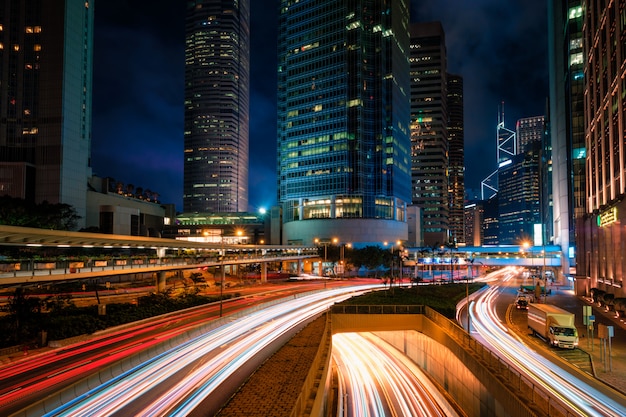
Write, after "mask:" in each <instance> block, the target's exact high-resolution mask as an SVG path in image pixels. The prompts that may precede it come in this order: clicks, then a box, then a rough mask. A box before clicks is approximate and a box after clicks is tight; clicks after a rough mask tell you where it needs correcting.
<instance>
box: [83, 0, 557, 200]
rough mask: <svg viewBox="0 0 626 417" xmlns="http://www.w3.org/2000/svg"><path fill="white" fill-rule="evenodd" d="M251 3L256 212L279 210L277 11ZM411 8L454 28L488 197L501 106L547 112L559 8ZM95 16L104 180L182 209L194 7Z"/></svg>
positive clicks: (457, 68) (452, 54) (98, 157)
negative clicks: (549, 12)
mask: <svg viewBox="0 0 626 417" xmlns="http://www.w3.org/2000/svg"><path fill="white" fill-rule="evenodd" d="M251 3H252V4H251V8H252V10H251V16H252V18H251V31H252V41H251V51H252V52H251V90H250V96H251V97H250V101H251V112H250V181H249V189H250V195H249V200H250V206H251V209H253V210H255V209H257V208H260V207H268V206H269V205H272V204H275V203H276V64H275V55H276V13H277V12H276V8H275V7H267V4H265V3H264V4H261V2H258V1H257V2H254V1H253V2H251ZM411 4H412V18H411V21H419V22H426V21H433V20H439V21H441V22H442V25H443V27H444V30H445V32H446V43H447V49H448V57H449V67H448V69H449V71H450V72H453V73H456V74H459V75H461V76H463V77H464V80H465V142H466V164H465V166H466V187H468V188H478V187H479V185H480V180H482V179H483V178H484V177H486V176H487V175H489V174H490V173H491V172H492V171H493V170H494V169H495V166H496V157H495V154H496V125H497V116H498V106H499V104H500V103H501V102H502V101H504V103H505V116H506V125H507V126H508V127H510V128H513V127H514V126H515V122H516V121H517V119H519V118H522V117H530V116H536V115H542V114H545V101H546V97H547V94H548V93H547V84H548V77H547V58H546V51H547V45H546V43H547V40H546V39H547V38H546V36H547V28H546V21H545V19H546V18H545V8H546V7H547V6H546V5H545V4H543V2H540V1H539V0H533V1H531V2H507V4H500V2H497V1H494V0H489V1H487V0H484V1H480V2H478V3H476V2H474V3H472V5H471V7H470V5H467V4H464V3H463V2H460V1H445V2H430V4H423V5H422V4H420V7H419V9H418V8H416V5H417V2H416V1H412V2H411ZM465 9H467V10H465ZM95 16H96V17H95V25H96V26H95V51H94V63H95V65H94V113H93V114H94V116H93V117H94V123H93V135H92V136H93V146H92V161H93V162H92V166H93V168H94V174H96V175H100V176H110V177H113V178H115V179H116V180H118V181H122V182H125V183H133V184H134V185H135V186H143V187H144V188H151V189H153V190H156V191H158V192H159V193H160V195H161V201H162V202H164V203H174V204H176V205H177V207H178V208H179V209H182V194H183V182H182V177H183V95H184V84H183V81H184V3H181V4H180V5H178V4H172V3H171V2H166V1H156V2H150V3H147V2H145V3H144V2H140V3H138V4H136V3H134V4H133V6H132V7H131V6H129V5H127V4H126V3H125V2H121V1H115V0H113V1H110V2H103V3H98V4H97V5H96V12H95ZM482 22H485V23H482ZM487 22H489V23H487ZM477 23H478V24H477ZM496 41H497V42H496ZM520 50H523V51H524V53H519V52H518V51H520ZM122 57H123V59H124V61H122V60H121V58H122ZM528 62H530V63H531V64H530V65H529V64H528ZM490 161H492V162H490Z"/></svg>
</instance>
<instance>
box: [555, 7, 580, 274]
mask: <svg viewBox="0 0 626 417" xmlns="http://www.w3.org/2000/svg"><path fill="white" fill-rule="evenodd" d="M583 16H584V13H583V2H582V1H581V0H551V1H549V2H548V39H549V43H548V51H549V53H548V58H549V64H550V66H549V69H550V72H549V74H550V106H549V113H548V118H547V124H548V133H549V136H548V142H549V143H550V146H551V150H552V152H551V160H552V164H551V166H552V178H553V181H552V196H553V198H552V202H553V210H552V212H553V216H554V217H553V222H552V224H553V232H552V233H553V239H552V240H553V242H554V243H555V244H557V245H560V246H561V248H562V254H561V265H562V266H563V268H562V271H563V272H564V273H565V274H569V273H570V265H571V264H575V262H574V261H575V258H574V257H573V253H574V251H573V248H574V246H575V242H576V240H577V239H576V234H577V232H576V229H577V228H576V222H577V221H578V219H582V217H583V216H584V215H585V213H586V208H585V206H586V197H585V161H586V158H587V148H586V145H585V121H584V105H583V103H584V78H585V77H584V62H585V59H584V51H583Z"/></svg>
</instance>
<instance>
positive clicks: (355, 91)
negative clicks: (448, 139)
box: [277, 0, 411, 245]
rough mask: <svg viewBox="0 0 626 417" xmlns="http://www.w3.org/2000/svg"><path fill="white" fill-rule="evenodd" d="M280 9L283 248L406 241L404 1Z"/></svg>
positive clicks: (323, 2) (284, 4)
mask: <svg viewBox="0 0 626 417" xmlns="http://www.w3.org/2000/svg"><path fill="white" fill-rule="evenodd" d="M279 7H280V8H279V28H278V36H279V39H278V129H277V154H278V163H277V166H278V201H279V204H280V205H281V207H282V218H283V239H282V240H283V244H309V243H313V242H319V243H325V242H331V241H338V242H340V243H341V242H349V243H352V244H355V245H358V244H382V242H384V241H391V242H395V241H397V240H402V241H404V240H406V239H407V233H408V232H407V223H406V206H407V204H408V203H409V202H410V199H411V193H410V167H411V161H410V158H409V146H410V142H409V97H408V94H409V65H408V50H409V29H408V25H409V19H408V16H409V10H408V2H407V1H406V0H398V1H379V0H376V1H375V0H357V1H353V0H351V1H347V0H339V1H331V0H317V1H307V2H300V3H298V2H292V1H286V0H285V1H280V4H279Z"/></svg>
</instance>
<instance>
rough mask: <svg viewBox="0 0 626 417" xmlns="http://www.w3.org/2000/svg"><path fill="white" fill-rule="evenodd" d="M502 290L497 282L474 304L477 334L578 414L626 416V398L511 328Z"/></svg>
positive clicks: (474, 326) (494, 350) (535, 382)
mask: <svg viewBox="0 0 626 417" xmlns="http://www.w3.org/2000/svg"><path fill="white" fill-rule="evenodd" d="M513 276H514V274H513V273H512V272H511V273H508V274H506V275H505V276H503V278H502V281H503V282H506V281H508V280H510V279H511V278H512V277H513ZM501 291H502V289H501V288H500V287H499V286H498V285H494V286H492V287H490V288H489V289H488V290H487V291H484V292H483V293H482V294H480V296H479V297H477V298H476V300H475V302H474V303H472V304H471V307H472V308H471V309H470V314H471V320H472V325H473V328H474V330H475V331H476V333H477V336H478V337H477V338H478V339H480V340H481V341H482V343H483V344H484V345H485V346H487V347H488V348H489V349H490V350H492V351H493V352H494V353H496V354H497V355H498V356H499V357H500V358H502V359H504V360H506V361H507V362H508V363H510V364H511V365H512V366H513V367H514V368H515V369H517V370H518V371H519V372H520V373H522V374H523V375H525V376H526V377H527V378H529V379H530V380H532V381H533V383H534V384H535V385H536V386H537V387H541V388H542V389H543V390H544V392H547V393H550V395H552V396H553V397H554V398H556V399H557V400H558V401H560V402H561V406H563V407H564V408H566V409H568V410H570V411H571V412H572V413H575V415H579V416H611V417H618V416H626V408H625V406H624V404H625V402H623V401H622V402H619V401H616V400H614V399H613V398H610V397H609V396H607V395H605V394H604V393H602V392H600V391H598V390H596V389H594V388H593V387H592V386H590V385H588V384H586V383H585V381H583V380H580V379H578V378H576V377H575V376H573V375H572V374H570V373H569V372H567V371H565V370H564V369H562V368H561V367H559V366H558V365H556V364H554V363H552V362H550V361H549V360H547V359H546V358H544V357H543V356H541V355H539V354H538V353H537V352H535V351H534V350H532V349H531V348H530V347H528V346H527V345H525V344H524V343H523V342H522V341H521V340H520V338H519V337H517V336H516V335H515V334H513V333H511V332H509V331H508V329H507V328H506V327H505V326H504V325H503V324H502V323H501V322H500V320H499V318H498V315H497V314H496V311H495V299H496V298H497V296H498V294H499V293H500V292H501Z"/></svg>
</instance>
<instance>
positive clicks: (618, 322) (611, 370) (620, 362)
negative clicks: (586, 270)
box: [547, 286, 626, 395]
mask: <svg viewBox="0 0 626 417" xmlns="http://www.w3.org/2000/svg"><path fill="white" fill-rule="evenodd" d="M547 302H548V303H549V304H555V305H558V306H559V307H561V308H563V309H565V310H568V311H570V312H572V313H575V315H576V327H577V328H578V336H579V338H580V342H579V345H578V347H579V348H580V349H581V350H584V351H585V352H587V353H589V355H590V356H591V361H592V366H593V370H594V373H595V376H596V378H597V379H599V380H601V381H603V382H605V383H606V384H608V385H610V386H612V387H613V388H615V389H617V390H618V391H621V392H622V393H624V394H625V395H626V322H625V321H624V319H623V318H622V319H620V318H616V314H615V312H614V311H611V312H608V311H606V308H605V307H599V306H598V305H597V304H593V300H591V299H587V298H583V297H578V296H576V295H574V290H572V289H566V288H560V287H556V286H553V287H552V294H551V295H550V296H548V300H547ZM583 306H592V311H593V314H594V315H595V320H596V321H595V323H594V326H593V327H594V330H593V339H591V336H592V333H591V331H589V332H588V330H587V327H586V326H585V325H584V324H583ZM599 324H604V325H606V326H613V330H614V337H612V338H611V340H610V342H611V346H610V351H609V340H608V339H607V340H605V341H603V340H601V339H599V338H598V327H599V326H598V325H599ZM588 335H589V336H588ZM603 346H604V348H603ZM609 354H610V356H609Z"/></svg>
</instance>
